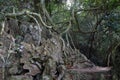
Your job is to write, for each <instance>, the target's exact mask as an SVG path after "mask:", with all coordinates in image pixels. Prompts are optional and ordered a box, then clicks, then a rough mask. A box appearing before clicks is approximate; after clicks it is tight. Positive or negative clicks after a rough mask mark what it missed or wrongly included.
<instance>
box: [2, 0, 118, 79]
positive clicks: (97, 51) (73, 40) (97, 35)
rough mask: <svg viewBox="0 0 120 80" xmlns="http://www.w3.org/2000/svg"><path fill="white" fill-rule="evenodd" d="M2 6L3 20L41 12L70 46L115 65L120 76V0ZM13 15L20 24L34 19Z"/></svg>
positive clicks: (21, 0)
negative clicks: (19, 14) (21, 14)
mask: <svg viewBox="0 0 120 80" xmlns="http://www.w3.org/2000/svg"><path fill="white" fill-rule="evenodd" d="M0 5H1V6H0V22H1V23H2V22H3V21H4V20H6V19H8V18H10V16H8V15H6V14H8V13H19V12H21V11H28V12H29V11H31V12H36V13H40V14H41V15H42V19H43V21H44V22H45V23H46V24H47V25H50V26H52V30H53V31H55V32H56V33H58V34H60V35H62V37H63V38H64V39H65V41H66V42H67V45H71V46H72V47H73V48H74V47H76V48H77V49H79V50H80V52H82V53H83V54H85V55H86V56H87V58H89V59H90V60H91V61H92V62H94V63H95V64H96V65H99V66H113V67H114V68H113V69H114V71H113V72H114V74H115V76H117V78H118V79H119V78H120V75H119V74H120V73H119V69H120V64H119V62H120V54H119V53H120V50H119V49H120V48H119V46H120V45H119V44H120V42H119V41H120V1H119V0H0ZM12 18H13V19H16V20H18V22H19V23H21V21H25V20H27V21H29V22H33V20H31V17H28V16H26V15H24V16H12ZM38 21H39V20H38ZM40 23H41V24H42V22H40ZM42 25H43V24H42ZM44 26H45V25H44ZM0 30H1V31H2V27H0ZM15 36H16V37H18V35H17V34H16V35H15ZM115 79H116V77H115ZM116 80H117V79H116Z"/></svg>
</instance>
